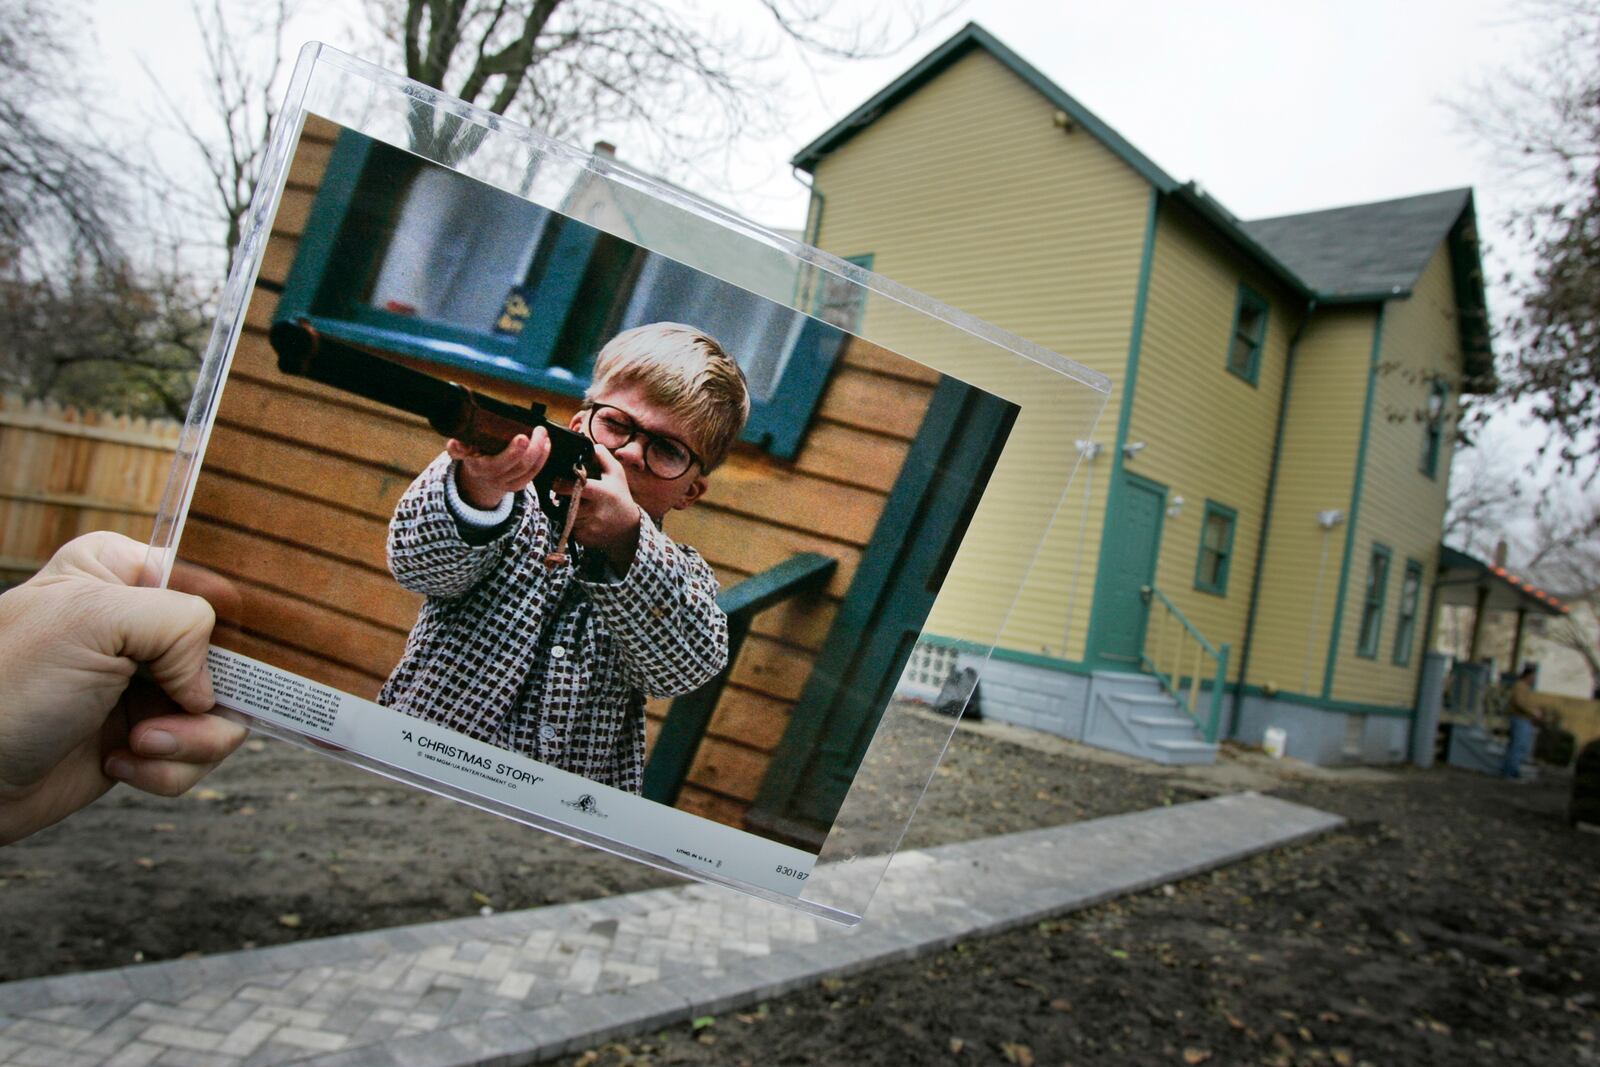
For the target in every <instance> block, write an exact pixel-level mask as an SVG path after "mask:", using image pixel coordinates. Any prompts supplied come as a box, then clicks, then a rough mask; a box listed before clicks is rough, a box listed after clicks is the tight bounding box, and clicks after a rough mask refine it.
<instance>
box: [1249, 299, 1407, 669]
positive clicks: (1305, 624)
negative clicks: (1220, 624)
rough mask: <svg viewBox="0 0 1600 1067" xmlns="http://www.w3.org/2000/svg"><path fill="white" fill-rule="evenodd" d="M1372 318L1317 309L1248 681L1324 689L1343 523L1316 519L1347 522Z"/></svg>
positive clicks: (1367, 311)
mask: <svg viewBox="0 0 1600 1067" xmlns="http://www.w3.org/2000/svg"><path fill="white" fill-rule="evenodd" d="M1376 319H1377V312H1376V310H1375V309H1373V308H1370V307H1359V308H1347V309H1329V310H1326V311H1321V312H1318V313H1317V315H1316V316H1315V317H1314V318H1313V319H1312V322H1311V324H1310V326H1309V327H1307V329H1306V332H1305V336H1304V337H1303V338H1302V339H1301V341H1300V350H1299V354H1298V355H1297V356H1296V359H1295V370H1294V383H1293V388H1292V391H1291V394H1290V398H1289V413H1288V418H1287V421H1286V424H1285V427H1284V441H1283V457H1282V460H1281V466H1280V469H1279V473H1278V492H1277V498H1276V500H1275V501H1274V503H1273V518H1272V528H1271V530H1270V531H1269V532H1268V538H1267V557H1266V560H1265V561H1264V564H1263V569H1262V581H1261V600H1260V603H1259V604H1258V606H1257V609H1256V611H1257V615H1256V635H1255V647H1254V648H1253V649H1252V650H1251V663H1250V682H1251V683H1252V684H1258V685H1271V686H1273V687H1275V688H1277V689H1280V690H1283V691H1286V692H1291V693H1305V694H1308V695H1311V696H1317V695H1320V694H1321V692H1322V678H1323V671H1324V667H1325V665H1326V663H1327V657H1328V636H1329V632H1330V630H1331V628H1332V626H1333V613H1334V603H1335V598H1336V597H1337V590H1338V584H1339V568H1340V564H1341V563H1342V561H1343V559H1344V544H1345V532H1346V526H1345V525H1339V526H1336V527H1334V528H1333V530H1331V531H1329V532H1327V533H1324V531H1323V530H1322V529H1321V527H1319V526H1318V525H1317V513H1318V512H1321V511H1329V510H1338V511H1341V512H1343V513H1344V514H1345V522H1346V523H1348V521H1349V512H1350V494H1351V492H1352V490H1353V488H1354V485H1355V471H1356V452H1357V449H1358V447H1359V444H1360V432H1361V411H1362V407H1363V405H1364V403H1365V398H1366V390H1367V367H1368V365H1369V363H1370V361H1371V356H1372V332H1373V328H1374V325H1375V323H1376ZM1324 548H1326V559H1325V560H1324V554H1323V553H1324ZM1319 574H1320V582H1319Z"/></svg>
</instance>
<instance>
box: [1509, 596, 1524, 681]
mask: <svg viewBox="0 0 1600 1067" xmlns="http://www.w3.org/2000/svg"><path fill="white" fill-rule="evenodd" d="M1527 621H1528V609H1527V608H1518V609H1517V632H1516V635H1515V636H1513V637H1512V638H1511V666H1509V667H1507V668H1506V669H1507V670H1508V671H1510V672H1511V673H1512V674H1517V673H1518V672H1520V671H1521V670H1522V627H1523V624H1525V623H1526V622H1527Z"/></svg>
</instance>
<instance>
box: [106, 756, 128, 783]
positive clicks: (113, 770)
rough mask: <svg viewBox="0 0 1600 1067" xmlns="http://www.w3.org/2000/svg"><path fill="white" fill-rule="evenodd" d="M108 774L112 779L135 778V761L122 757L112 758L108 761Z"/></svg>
mask: <svg viewBox="0 0 1600 1067" xmlns="http://www.w3.org/2000/svg"><path fill="white" fill-rule="evenodd" d="M106 774H107V776H109V777H111V778H118V779H123V780H126V779H129V778H132V777H133V761H132V760H129V759H124V758H123V757H121V756H112V757H111V758H110V759H108V760H106Z"/></svg>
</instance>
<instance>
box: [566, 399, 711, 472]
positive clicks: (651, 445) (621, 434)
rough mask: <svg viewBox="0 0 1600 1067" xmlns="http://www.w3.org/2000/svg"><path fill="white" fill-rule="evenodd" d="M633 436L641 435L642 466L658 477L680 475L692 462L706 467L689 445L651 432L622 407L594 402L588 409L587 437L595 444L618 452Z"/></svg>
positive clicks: (702, 467)
mask: <svg viewBox="0 0 1600 1067" xmlns="http://www.w3.org/2000/svg"><path fill="white" fill-rule="evenodd" d="M635 437H642V438H644V469H645V470H647V471H649V472H650V473H651V474H653V475H655V476H656V477H657V478H665V479H668V480H670V479H673V478H682V477H683V476H684V475H685V474H687V473H688V472H689V468H691V467H693V466H696V465H699V466H700V467H701V469H704V467H705V464H704V463H702V462H701V460H700V457H699V456H697V455H695V454H694V452H693V451H692V450H691V449H690V448H689V446H688V445H686V444H684V443H683V442H682V441H679V440H678V439H677V438H675V437H663V436H662V435H661V434H658V433H652V432H650V431H649V430H647V429H645V428H644V427H643V426H640V425H639V424H638V422H636V421H635V420H634V418H633V416H632V415H629V414H628V413H627V412H626V411H623V410H622V409H621V408H618V407H612V406H611V405H610V404H596V405H594V406H593V407H591V408H590V409H589V439H590V440H591V441H593V442H594V443H595V444H598V445H605V446H606V448H607V449H609V450H610V451H612V452H619V451H621V450H622V449H624V448H626V447H628V443H629V442H630V441H632V440H633V439H634V438H635Z"/></svg>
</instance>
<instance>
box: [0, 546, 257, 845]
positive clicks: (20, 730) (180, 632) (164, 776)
mask: <svg viewBox="0 0 1600 1067" xmlns="http://www.w3.org/2000/svg"><path fill="white" fill-rule="evenodd" d="M145 551H146V546H145V545H143V544H141V543H139V542H137V541H134V540H131V539H130V538H127V537H123V536H122V535H120V534H114V533H92V534H87V535H85V536H83V537H79V538H78V539H76V540H74V541H71V542H68V543H67V544H66V545H64V546H62V548H61V549H60V551H58V552H57V553H56V554H55V555H54V556H53V557H52V558H51V559H50V562H48V563H46V564H45V566H44V568H43V569H42V570H40V571H39V573H38V574H36V575H35V576H34V577H33V578H31V579H29V580H28V581H27V582H24V583H23V584H22V585H19V586H17V587H16V588H14V589H11V590H9V591H7V592H6V593H5V594H3V595H0V845H6V844H10V843H12V842H14V841H17V840H20V839H21V838H24V837H27V836H28V835H29V834H31V833H34V832H35V831H37V830H41V829H43V828H44V827H46V826H50V825H51V824H53V823H55V822H58V821H59V820H61V819H63V818H65V817H67V816H68V815H71V814H72V813H73V812H75V811H77V810H79V809H80V808H83V807H85V806H86V805H88V804H90V803H92V802H93V801H94V800H96V799H98V798H99V797H100V796H102V795H104V794H105V793H106V792H107V791H108V790H110V789H111V787H112V786H114V785H115V784H116V783H118V782H125V783H127V784H128V785H131V786H133V787H134V788H136V789H141V790H144V791H145V792H147V793H155V794H158V795H161V796H177V795H178V794H180V793H182V792H184V791H185V790H187V789H189V788H190V787H191V786H193V785H194V784H195V783H196V782H198V781H199V780H200V779H201V778H203V777H205V775H206V773H207V772H209V771H210V770H211V768H212V767H214V766H216V765H217V763H219V762H220V761H221V760H222V759H224V758H225V757H226V756H227V755H228V754H229V753H231V752H232V751H233V750H234V749H236V748H238V747H239V744H240V743H241V742H242V741H243V740H244V739H245V736H246V734H247V733H248V731H247V730H246V729H245V728H244V727H243V726H241V725H239V724H238V723H236V722H232V721H231V720H228V719H224V718H221V717H220V716H217V715H208V714H206V712H209V711H210V710H211V709H212V707H213V706H214V704H215V700H214V699H213V695H212V689H211V674H210V671H209V670H208V669H207V667H206V649H207V646H208V645H209V644H210V640H211V628H212V625H213V624H214V622H215V615H214V614H213V612H212V609H211V606H210V605H209V604H207V603H206V601H204V600H202V599H201V598H199V597H197V596H190V595H188V594H186V593H179V592H176V591H174V590H171V589H150V588H141V587H139V586H138V584H137V583H138V579H139V574H140V571H141V570H142V568H143V566H144V558H145Z"/></svg>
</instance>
